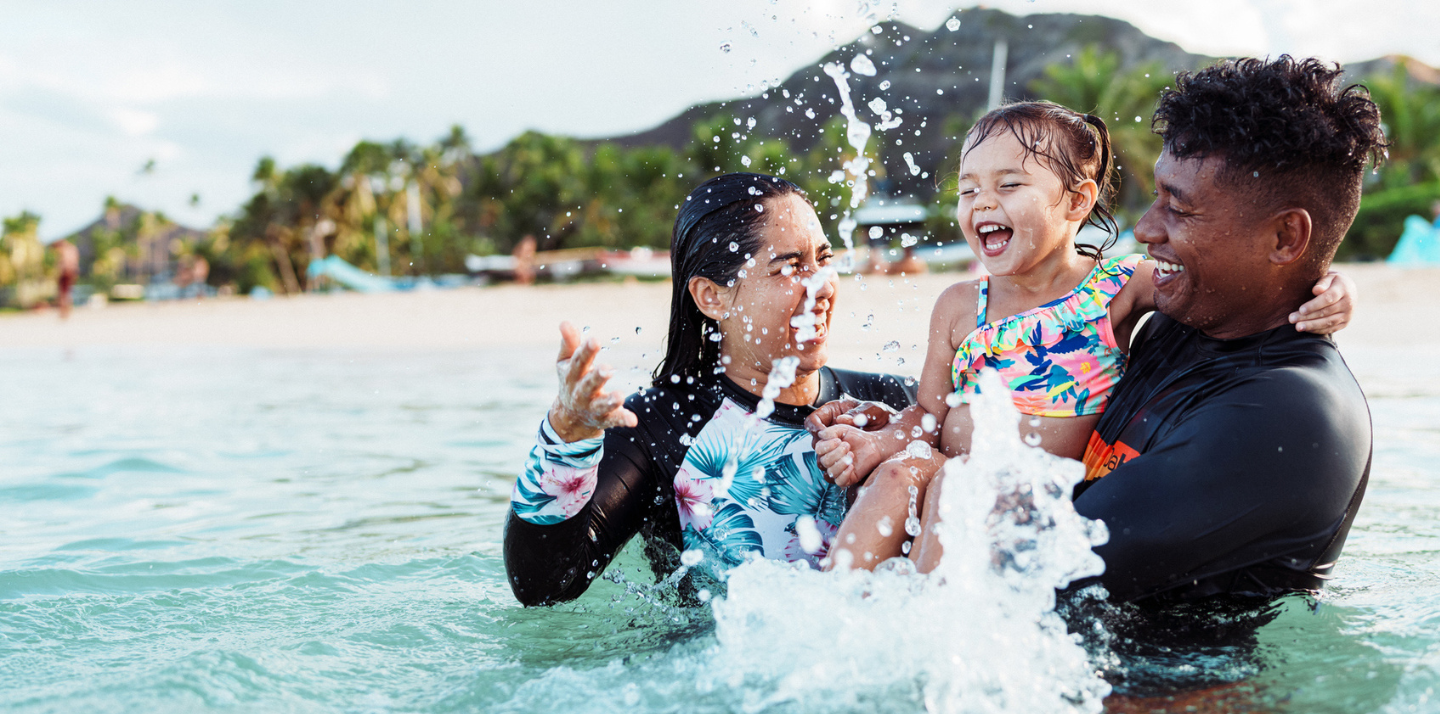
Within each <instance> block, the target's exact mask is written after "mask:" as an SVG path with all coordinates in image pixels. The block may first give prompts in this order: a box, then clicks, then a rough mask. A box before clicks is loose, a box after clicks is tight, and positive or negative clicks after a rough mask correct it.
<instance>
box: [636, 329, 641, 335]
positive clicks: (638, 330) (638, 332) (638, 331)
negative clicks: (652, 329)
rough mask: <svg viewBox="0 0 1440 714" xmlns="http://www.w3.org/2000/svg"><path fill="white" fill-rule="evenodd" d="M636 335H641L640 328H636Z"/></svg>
mask: <svg viewBox="0 0 1440 714" xmlns="http://www.w3.org/2000/svg"><path fill="white" fill-rule="evenodd" d="M635 334H637V335H638V334H640V328H639V327H636V328H635Z"/></svg>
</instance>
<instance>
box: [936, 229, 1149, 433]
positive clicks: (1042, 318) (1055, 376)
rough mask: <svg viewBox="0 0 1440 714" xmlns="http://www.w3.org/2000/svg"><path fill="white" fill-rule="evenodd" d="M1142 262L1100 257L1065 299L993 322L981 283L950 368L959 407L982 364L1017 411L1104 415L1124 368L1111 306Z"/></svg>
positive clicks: (974, 384) (973, 386)
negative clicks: (970, 326) (970, 324)
mask: <svg viewBox="0 0 1440 714" xmlns="http://www.w3.org/2000/svg"><path fill="white" fill-rule="evenodd" d="M1143 259H1144V256H1143V255H1138V254H1137V255H1125V256H1117V257H1114V258H1109V259H1106V260H1103V261H1101V262H1100V263H1099V264H1097V265H1096V266H1095V269H1094V270H1091V271H1090V274H1089V275H1088V276H1086V278H1085V279H1084V280H1083V281H1081V282H1080V284H1079V285H1078V286H1076V288H1075V289H1074V290H1071V291H1070V293H1069V294H1068V295H1066V296H1065V297H1062V298H1060V299H1058V300H1055V301H1053V302H1050V303H1047V304H1045V305H1041V306H1040V307H1037V308H1034V309H1031V310H1026V311H1025V312H1022V313H1019V314H1018V315H1011V316H1010V317H1006V318H1004V319H1002V320H997V321H995V322H986V320H985V312H986V302H987V296H988V293H989V287H990V283H989V279H988V278H986V279H982V281H981V283H980V297H979V309H978V310H977V316H976V318H975V324H976V326H975V331H974V332H971V333H970V334H969V335H967V336H966V337H965V340H964V341H963V342H961V343H960V348H959V349H957V350H956V351H955V361H954V362H953V363H952V364H951V367H950V376H951V380H952V381H953V383H954V385H955V393H956V394H958V395H960V399H961V403H968V402H969V398H970V396H972V395H974V394H978V393H979V391H980V387H979V384H978V383H977V381H976V376H977V375H978V374H979V371H980V369H981V368H982V367H983V368H989V369H994V370H996V371H998V372H999V373H1000V376H1001V378H1002V379H1004V380H1005V383H1006V384H1007V385H1009V387H1010V392H1011V395H1012V397H1013V399H1014V401H1015V408H1016V409H1019V410H1020V412H1021V413H1023V414H1030V415H1033V416H1043V417H1075V416H1086V415H1089V414H1099V413H1101V412H1103V411H1105V403H1106V402H1107V401H1109V398H1110V390H1111V389H1113V388H1114V387H1115V383H1116V382H1118V381H1120V375H1121V374H1122V373H1123V372H1124V371H1125V353H1124V352H1123V351H1121V349H1120V346H1119V345H1117V344H1116V343H1115V333H1114V331H1113V329H1112V328H1111V325H1110V301H1111V300H1114V299H1115V296H1116V295H1117V294H1119V293H1120V289H1121V288H1123V287H1125V283H1127V282H1129V280H1130V276H1132V275H1134V274H1135V266H1136V265H1138V264H1139V263H1140V261H1141V260H1143Z"/></svg>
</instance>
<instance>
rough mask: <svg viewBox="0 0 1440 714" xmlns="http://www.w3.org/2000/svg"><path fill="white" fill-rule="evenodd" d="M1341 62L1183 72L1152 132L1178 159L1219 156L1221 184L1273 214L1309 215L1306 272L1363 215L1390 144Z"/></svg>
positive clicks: (1322, 262) (1227, 65)
mask: <svg viewBox="0 0 1440 714" xmlns="http://www.w3.org/2000/svg"><path fill="white" fill-rule="evenodd" d="M1342 74H1343V71H1342V70H1341V68H1340V65H1338V64H1328V63H1325V62H1322V61H1320V60H1318V59H1315V58H1309V59H1304V60H1299V61H1297V60H1295V59H1294V58H1292V57H1290V56H1289V55H1281V56H1280V57H1279V58H1278V59H1275V60H1269V59H1255V58H1246V59H1237V60H1224V61H1221V62H1219V63H1216V64H1215V65H1213V66H1211V67H1207V68H1205V69H1202V70H1200V71H1198V72H1182V73H1180V74H1179V75H1178V76H1176V78H1175V87H1174V88H1173V89H1166V90H1165V91H1164V92H1163V93H1162V94H1161V95H1160V104H1159V108H1158V109H1156V111H1155V118H1154V120H1153V122H1152V123H1151V128H1152V129H1153V130H1154V131H1155V133H1157V134H1159V135H1160V136H1161V137H1163V138H1164V143H1165V150H1166V151H1168V152H1170V154H1171V155H1172V156H1174V157H1176V158H1179V159H1192V158H1193V159H1204V158H1206V157H1209V156H1217V157H1220V158H1221V159H1223V161H1224V166H1223V168H1222V169H1221V171H1220V174H1219V179H1220V182H1221V183H1222V184H1225V185H1227V186H1228V187H1229V188H1231V189H1232V190H1236V192H1237V195H1244V196H1246V197H1247V198H1249V199H1251V200H1253V201H1254V202H1255V203H1256V204H1257V205H1259V206H1261V207H1262V208H1265V209H1267V210H1281V209H1284V208H1304V209H1305V210H1306V211H1308V212H1309V213H1310V217H1311V222H1312V224H1313V228H1312V231H1311V239H1310V240H1311V245H1310V248H1309V249H1308V250H1307V253H1308V255H1307V256H1306V261H1307V264H1308V265H1309V266H1310V267H1311V268H1312V271H1311V272H1314V270H1313V269H1314V268H1318V269H1319V272H1321V273H1323V272H1324V270H1325V268H1326V267H1327V266H1328V265H1329V263H1330V259H1331V258H1333V257H1334V255H1335V249H1336V248H1337V247H1339V245H1340V239H1341V238H1343V237H1344V236H1345V232H1346V231H1347V230H1349V228H1350V224H1351V222H1353V221H1354V220H1355V213H1356V211H1357V210H1359V207H1360V185H1361V179H1362V177H1363V175H1364V172H1365V164H1366V163H1367V162H1372V163H1374V164H1376V165H1378V164H1379V163H1380V162H1381V161H1382V160H1383V159H1384V150H1385V147H1386V146H1387V144H1386V141H1385V135H1384V133H1383V132H1382V131H1381V129H1380V109H1379V107H1377V106H1375V103H1374V102H1372V101H1370V95H1369V91H1368V90H1367V89H1366V88H1365V87H1363V86H1360V85H1350V86H1348V87H1345V88H1343V89H1342V88H1341V87H1340V78H1341V75H1342Z"/></svg>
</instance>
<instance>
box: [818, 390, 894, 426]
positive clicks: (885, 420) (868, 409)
mask: <svg viewBox="0 0 1440 714" xmlns="http://www.w3.org/2000/svg"><path fill="white" fill-rule="evenodd" d="M896 413H897V412H896V411H895V410H894V409H891V408H890V407H889V405H886V404H881V403H880V402H860V401H856V400H854V399H850V398H845V399H836V400H835V401H833V402H826V403H825V404H823V405H821V406H820V408H819V409H816V410H815V411H813V412H811V413H810V416H808V417H806V418H805V428H806V429H807V430H808V431H809V432H810V433H811V434H819V433H820V432H821V431H823V430H825V429H826V428H828V427H831V426H835V425H836V424H844V425H845V426H854V427H859V428H860V429H863V430H865V431H875V430H877V429H882V428H884V427H885V426H886V425H888V424H889V423H890V419H892V418H893V417H894V416H895V414H896Z"/></svg>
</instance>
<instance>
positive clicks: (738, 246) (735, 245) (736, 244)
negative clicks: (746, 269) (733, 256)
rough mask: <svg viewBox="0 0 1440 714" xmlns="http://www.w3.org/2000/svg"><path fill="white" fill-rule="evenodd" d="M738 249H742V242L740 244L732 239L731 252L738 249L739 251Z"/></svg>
mask: <svg viewBox="0 0 1440 714" xmlns="http://www.w3.org/2000/svg"><path fill="white" fill-rule="evenodd" d="M738 250H740V244H739V243H736V242H735V241H733V240H732V241H730V252H731V253H734V252H736V251H738Z"/></svg>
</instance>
